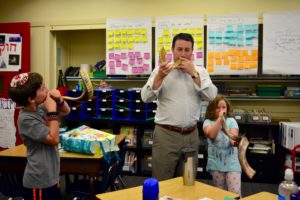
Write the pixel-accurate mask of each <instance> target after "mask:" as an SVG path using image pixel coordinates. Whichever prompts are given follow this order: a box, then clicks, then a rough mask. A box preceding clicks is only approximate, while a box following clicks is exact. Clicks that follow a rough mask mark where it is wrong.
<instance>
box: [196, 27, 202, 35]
mask: <svg viewBox="0 0 300 200" xmlns="http://www.w3.org/2000/svg"><path fill="white" fill-rule="evenodd" d="M202 32H203V31H202V28H196V31H195V33H196V34H197V35H202Z"/></svg>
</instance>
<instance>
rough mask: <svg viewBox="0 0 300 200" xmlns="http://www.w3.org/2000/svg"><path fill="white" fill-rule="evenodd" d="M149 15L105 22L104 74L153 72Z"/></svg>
mask: <svg viewBox="0 0 300 200" xmlns="http://www.w3.org/2000/svg"><path fill="white" fill-rule="evenodd" d="M151 54H152V26H151V18H150V17H141V18H115V19H111V18H110V19H107V21H106V61H107V62H106V74H110V75H128V74H150V73H151V71H152V55H151Z"/></svg>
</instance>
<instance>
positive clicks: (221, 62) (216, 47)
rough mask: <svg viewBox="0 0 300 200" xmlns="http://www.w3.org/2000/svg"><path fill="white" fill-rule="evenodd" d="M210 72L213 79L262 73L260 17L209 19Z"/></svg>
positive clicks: (218, 17) (208, 51)
mask: <svg viewBox="0 0 300 200" xmlns="http://www.w3.org/2000/svg"><path fill="white" fill-rule="evenodd" d="M206 56H207V57H206V58H207V59H206V68H207V70H208V72H209V73H210V74H212V75H250V74H257V71H258V14H256V13H246V14H235V15H208V17H207V55H206Z"/></svg>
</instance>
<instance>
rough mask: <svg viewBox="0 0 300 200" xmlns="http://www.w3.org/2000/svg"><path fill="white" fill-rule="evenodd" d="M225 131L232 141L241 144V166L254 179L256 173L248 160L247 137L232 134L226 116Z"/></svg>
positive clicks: (239, 155)
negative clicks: (227, 125)
mask: <svg viewBox="0 0 300 200" xmlns="http://www.w3.org/2000/svg"><path fill="white" fill-rule="evenodd" d="M223 130H224V132H225V133H226V135H227V136H228V137H229V138H230V139H232V140H234V141H236V142H237V143H238V144H239V145H238V158H239V162H240V165H241V167H242V170H243V171H244V173H245V174H246V175H247V176H248V177H249V178H250V179H252V178H253V176H254V175H255V173H256V171H255V170H254V169H253V168H252V167H251V166H250V165H249V163H248V161H247V158H246V151H247V148H248V145H249V141H248V139H247V138H246V137H245V136H242V137H241V136H237V135H234V134H232V133H231V132H230V130H228V129H227V127H226V119H225V116H223Z"/></svg>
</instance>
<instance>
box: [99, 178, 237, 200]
mask: <svg viewBox="0 0 300 200" xmlns="http://www.w3.org/2000/svg"><path fill="white" fill-rule="evenodd" d="M142 189H143V188H142V186H138V187H133V188H128V189H124V190H118V191H114V192H107V193H102V194H98V195H96V197H97V199H101V200H116V199H122V200H132V199H135V200H142V199H143V195H142ZM163 196H171V197H172V198H173V199H182V200H184V199H197V200H200V199H205V198H210V199H224V197H231V198H235V199H238V198H239V195H238V194H235V193H232V192H228V191H225V190H222V189H219V188H216V187H213V186H210V185H207V184H204V183H201V182H198V181H195V185H193V186H185V185H183V178H182V177H177V178H172V179H168V180H165V181H160V182H159V197H163Z"/></svg>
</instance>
